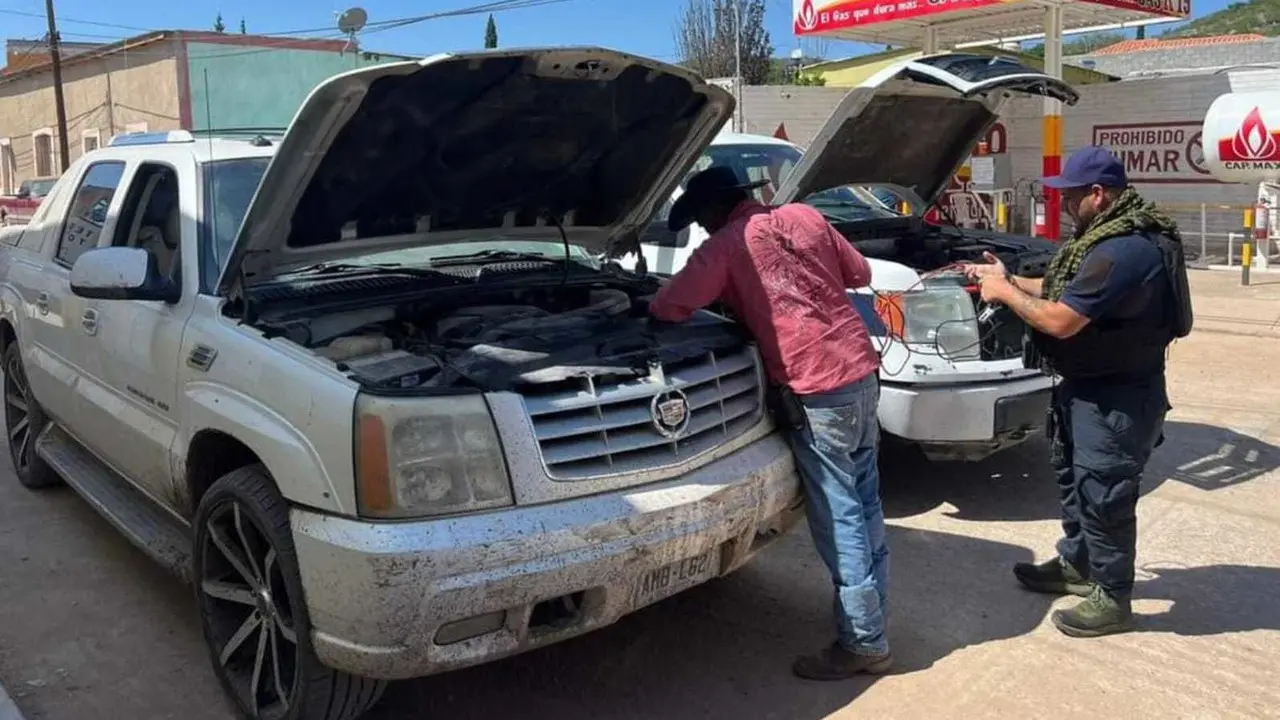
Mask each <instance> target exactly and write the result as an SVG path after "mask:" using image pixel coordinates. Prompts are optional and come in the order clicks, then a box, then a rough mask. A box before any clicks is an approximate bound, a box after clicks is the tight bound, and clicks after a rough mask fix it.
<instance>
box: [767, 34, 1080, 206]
mask: <svg viewBox="0 0 1280 720" xmlns="http://www.w3.org/2000/svg"><path fill="white" fill-rule="evenodd" d="M1011 95H1041V96H1045V97H1050V98H1054V99H1057V100H1060V101H1062V102H1064V103H1066V104H1068V105H1074V104H1075V103H1076V102H1077V101H1078V100H1079V99H1080V96H1079V94H1078V93H1076V91H1075V90H1074V89H1073V88H1072V87H1071V86H1070V85H1068V84H1066V83H1065V82H1063V81H1062V80H1058V79H1056V78H1053V77H1050V76H1048V75H1045V74H1044V73H1041V72H1038V71H1036V70H1033V69H1031V68H1028V67H1026V66H1025V65H1022V64H1020V63H1018V62H1016V61H1014V60H1011V59H1008V58H1005V57H999V56H996V57H992V56H988V55H975V54H964V53H945V54H941V55H930V56H925V57H921V58H917V59H915V60H909V61H905V62H902V63H898V64H895V65H892V66H890V67H888V68H885V69H884V70H882V71H881V72H879V73H877V74H876V75H874V76H873V77H871V78H870V79H868V80H867V81H866V82H864V83H862V84H861V85H859V86H858V87H856V88H854V89H853V90H851V91H850V92H849V94H848V95H846V96H845V98H844V99H843V100H842V101H841V102H840V104H839V105H838V106H837V107H836V109H835V112H833V113H832V114H831V117H830V118H828V119H827V122H826V123H825V124H824V125H823V127H822V129H821V130H820V131H819V132H818V134H817V136H816V137H815V138H814V140H813V142H812V143H811V144H810V145H809V147H808V149H806V150H805V153H804V157H803V158H802V159H801V160H800V162H799V164H797V165H796V167H795V169H793V170H792V171H791V172H790V173H788V174H787V177H786V178H785V179H784V180H783V182H782V185H781V187H779V188H778V192H777V193H776V195H775V197H774V203H775V204H782V203H786V202H792V201H795V200H803V199H804V198H806V197H808V196H810V195H812V194H814V193H817V192H822V191H823V190H829V189H831V188H834V187H840V186H842V185H870V184H887V185H900V186H902V187H906V188H911V189H912V190H913V191H915V193H916V194H917V195H919V196H920V198H921V199H923V200H924V201H925V202H926V203H930V204H931V203H933V201H934V200H936V199H937V198H938V196H939V195H940V194H941V193H942V192H943V191H944V190H945V189H946V188H947V185H948V184H949V183H950V181H951V177H952V176H953V175H954V174H955V172H956V170H958V169H959V168H960V166H961V165H963V164H964V161H965V159H966V158H968V157H969V155H970V153H972V152H973V148H974V146H975V145H976V144H977V142H978V141H979V140H980V139H982V137H983V136H984V135H985V134H986V132H987V130H988V129H990V127H991V126H992V125H993V124H994V123H995V122H996V120H997V119H998V118H999V113H1000V108H1001V106H1003V105H1004V103H1005V101H1006V100H1007V99H1008V98H1009V97H1010V96H1011Z"/></svg>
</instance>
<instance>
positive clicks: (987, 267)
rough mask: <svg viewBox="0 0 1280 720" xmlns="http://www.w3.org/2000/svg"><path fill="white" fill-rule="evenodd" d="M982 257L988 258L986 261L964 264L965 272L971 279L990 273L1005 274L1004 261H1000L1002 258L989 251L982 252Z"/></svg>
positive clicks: (986, 275)
mask: <svg viewBox="0 0 1280 720" xmlns="http://www.w3.org/2000/svg"><path fill="white" fill-rule="evenodd" d="M982 259H983V260H986V261H987V262H986V263H964V265H963V267H964V274H965V275H967V276H968V277H969V279H970V280H977V279H979V278H984V277H988V276H990V275H1000V276H1003V275H1004V274H1005V272H1006V270H1005V267H1004V263H1003V262H1001V261H1000V258H998V257H996V256H995V255H992V254H991V253H989V252H984V253H982Z"/></svg>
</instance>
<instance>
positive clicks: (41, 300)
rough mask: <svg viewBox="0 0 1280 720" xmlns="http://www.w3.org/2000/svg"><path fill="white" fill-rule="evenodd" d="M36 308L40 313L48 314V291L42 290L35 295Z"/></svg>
mask: <svg viewBox="0 0 1280 720" xmlns="http://www.w3.org/2000/svg"><path fill="white" fill-rule="evenodd" d="M36 308H37V309H38V310H39V311H40V314H41V315H48V314H49V293H47V292H42V293H40V294H39V295H37V296H36Z"/></svg>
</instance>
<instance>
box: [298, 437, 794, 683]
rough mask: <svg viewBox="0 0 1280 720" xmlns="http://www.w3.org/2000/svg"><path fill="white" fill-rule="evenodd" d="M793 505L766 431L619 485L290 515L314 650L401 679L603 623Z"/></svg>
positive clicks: (687, 577)
mask: <svg viewBox="0 0 1280 720" xmlns="http://www.w3.org/2000/svg"><path fill="white" fill-rule="evenodd" d="M803 512H804V509H803V505H802V500H801V494H800V481H799V478H798V476H797V475H796V470H795V464H794V461H793V459H792V455H791V452H790V450H789V448H788V447H787V445H786V443H785V442H784V441H783V440H782V439H781V437H779V436H778V435H776V434H774V435H770V436H768V437H766V438H764V439H762V440H760V441H758V442H756V443H753V444H752V445H749V446H747V447H746V448H744V449H742V450H740V451H738V452H736V453H733V454H732V455H728V456H726V457H724V458H721V459H719V460H716V461H714V462H712V463H709V464H708V465H705V466H703V467H701V468H699V469H697V470H695V471H693V472H690V473H688V474H686V475H684V476H681V477H679V478H676V479H673V480H668V481H664V482H659V483H653V484H650V485H645V486H642V487H636V488H631V489H628V490H623V491H619V492H613V493H603V494H599V495H593V496H590V497H583V498H578V499H574V500H567V501H563V502H557V503H548V504H545V505H537V506H531V507H517V508H511V509H507V510H502V511H493V512H488V513H483V514H478V515H472V516H466V517H453V518H443V519H438V520H432V521H422V522H408V523H370V522H362V521H358V520H351V519H346V518H337V517H332V516H327V515H322V514H319V513H314V512H310V511H307V510H304V509H297V508H296V509H294V510H293V511H292V513H291V524H292V527H293V537H294V543H295V545H296V548H297V556H298V565H299V567H300V569H301V573H302V582H303V588H304V590H305V592H306V602H307V608H308V610H309V614H310V617H311V624H312V628H313V630H312V642H313V645H314V648H315V652H316V654H317V655H318V656H319V658H320V660H321V661H322V662H324V663H325V664H327V665H330V666H331V667H335V668H338V669H341V670H346V671H348V672H351V673H355V674H357V675H362V676H365V677H373V678H385V679H399V678H408V677H416V676H422V675H429V674H434V673H438V672H443V671H447V670H453V669H456V668H461V667H466V666H470V665H476V664H480V663H484V662H488V661H490V660H495V659H498V658H501V657H506V656H509V655H514V654H517V653H521V652H524V651H526V650H531V649H534V648H537V647H541V646H544V645H548V644H551V643H554V642H557V641H560V640H564V639H566V638H569V637H573V636H575V635H580V634H582V633H585V632H588V631H591V630H594V629H597V628H600V627H603V626H606V625H609V624H610V623H613V622H614V621H616V620H617V619H618V618H620V617H622V616H623V615H626V614H627V613H630V612H632V611H633V610H636V609H638V608H640V607H643V606H645V605H648V604H651V603H653V602H656V601H658V600H661V599H663V598H665V597H669V596H671V595H673V594H675V593H678V592H680V591H682V590H684V589H687V588H689V587H692V586H694V585H698V584H700V583H702V582H704V581H706V580H709V579H711V578H713V577H717V576H720V575H724V574H726V573H729V572H731V571H733V570H735V569H737V568H739V567H741V566H742V565H743V564H744V563H745V562H746V561H747V560H748V559H750V557H751V556H752V555H753V554H754V553H755V552H756V551H758V550H760V549H761V548H762V547H764V546H765V545H767V544H768V543H769V542H770V541H772V540H773V539H775V538H777V537H778V536H780V535H781V534H782V533H784V532H785V531H786V530H787V529H788V528H790V527H791V526H792V525H793V524H794V523H795V522H796V521H797V520H798V519H799V518H800V517H801V516H802V515H803Z"/></svg>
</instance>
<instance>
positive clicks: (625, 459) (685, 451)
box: [523, 346, 764, 480]
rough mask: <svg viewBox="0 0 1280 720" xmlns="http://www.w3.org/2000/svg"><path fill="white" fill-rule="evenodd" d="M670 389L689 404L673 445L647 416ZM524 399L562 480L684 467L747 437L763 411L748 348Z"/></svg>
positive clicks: (545, 457)
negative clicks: (685, 424)
mask: <svg viewBox="0 0 1280 720" xmlns="http://www.w3.org/2000/svg"><path fill="white" fill-rule="evenodd" d="M672 388H678V389H680V390H681V391H682V392H684V394H685V396H686V397H687V398H688V402H689V424H688V427H687V428H686V429H685V431H684V432H683V433H682V434H680V436H679V437H677V438H674V439H673V438H669V437H667V436H665V435H663V434H662V433H660V432H658V429H657V428H656V427H655V426H654V419H653V413H652V409H651V407H652V403H653V399H654V397H655V396H656V395H661V394H663V393H664V392H666V391H669V390H671V389H672ZM523 397H524V404H525V410H526V411H527V412H528V413H529V419H530V421H531V422H532V423H533V431H534V435H535V436H536V437H537V440H538V447H539V449H540V450H541V452H542V461H543V464H544V465H546V468H547V472H548V473H549V474H550V475H551V477H553V478H556V479H559V480H582V479H586V478H591V477H599V476H601V475H613V474H618V473H631V472H640V471H643V470H651V469H654V468H660V467H663V466H668V465H674V464H676V463H679V462H683V461H685V460H688V459H690V458H693V457H695V456H697V455H700V454H702V453H704V452H706V451H708V450H711V449H713V448H715V447H716V446H718V445H720V444H722V443H724V442H726V441H728V440H731V439H733V438H735V437H737V436H738V435H741V434H742V433H743V432H745V431H746V430H748V429H750V428H751V427H752V426H754V425H755V424H756V422H757V421H758V420H759V419H760V415H761V412H762V408H763V404H764V393H763V383H762V382H761V370H760V365H759V360H758V359H757V355H756V352H755V348H754V347H753V346H748V347H746V348H743V349H741V350H738V351H735V352H732V353H727V354H716V353H708V354H707V355H705V356H703V357H702V358H700V359H697V360H694V361H692V362H686V363H681V364H679V365H675V366H671V367H667V368H661V370H660V372H654V373H651V374H650V375H649V376H648V377H644V378H638V379H635V380H628V381H626V382H622V383H610V384H604V383H601V382H600V381H598V380H596V379H594V378H585V379H584V380H583V381H582V387H581V389H579V390H577V391H567V392H559V393H552V394H546V395H538V394H532V393H526V394H525V395H524V396H523Z"/></svg>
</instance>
